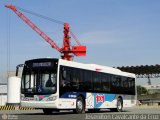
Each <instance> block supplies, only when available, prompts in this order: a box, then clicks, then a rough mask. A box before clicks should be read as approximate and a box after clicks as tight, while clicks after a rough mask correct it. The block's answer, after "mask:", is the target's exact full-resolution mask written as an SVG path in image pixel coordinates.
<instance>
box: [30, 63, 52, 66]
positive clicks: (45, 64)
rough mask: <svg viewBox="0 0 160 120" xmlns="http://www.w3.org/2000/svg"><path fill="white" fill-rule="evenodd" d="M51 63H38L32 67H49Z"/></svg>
mask: <svg viewBox="0 0 160 120" xmlns="http://www.w3.org/2000/svg"><path fill="white" fill-rule="evenodd" d="M51 66H52V63H51V62H40V63H33V67H51Z"/></svg>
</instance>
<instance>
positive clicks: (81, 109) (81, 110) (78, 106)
mask: <svg viewBox="0 0 160 120" xmlns="http://www.w3.org/2000/svg"><path fill="white" fill-rule="evenodd" d="M75 112H76V113H78V114H81V113H85V106H84V100H83V99H82V97H78V98H77V101H76V110H75Z"/></svg>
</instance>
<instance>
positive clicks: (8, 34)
mask: <svg viewBox="0 0 160 120" xmlns="http://www.w3.org/2000/svg"><path fill="white" fill-rule="evenodd" d="M10 32H11V15H10V12H9V13H8V14H7V36H6V39H7V70H6V71H7V78H8V77H9V76H10V34H11V33H10Z"/></svg>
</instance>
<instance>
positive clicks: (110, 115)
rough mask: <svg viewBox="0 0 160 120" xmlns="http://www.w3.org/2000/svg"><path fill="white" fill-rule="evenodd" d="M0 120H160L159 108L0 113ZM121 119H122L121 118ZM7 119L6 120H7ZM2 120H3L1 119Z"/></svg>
mask: <svg viewBox="0 0 160 120" xmlns="http://www.w3.org/2000/svg"><path fill="white" fill-rule="evenodd" d="M0 114H1V115H0V119H2V117H3V118H6V117H8V119H18V120H89V119H101V120H102V119H108V120H109V119H112V120H120V119H133V120H138V119H141V120H144V119H145V120H146V119H154V120H160V107H159V108H158V107H141V108H139V107H135V108H131V109H125V110H124V111H123V112H121V113H118V112H110V111H109V110H108V111H107V110H106V111H101V112H98V113H88V112H87V113H85V114H74V113H72V112H71V111H62V112H60V113H53V114H52V115H44V114H43V112H42V110H34V111H33V110H32V111H19V110H18V111H0ZM122 117H123V118H122ZM8 119H7V120H8ZM2 120H3V119H2Z"/></svg>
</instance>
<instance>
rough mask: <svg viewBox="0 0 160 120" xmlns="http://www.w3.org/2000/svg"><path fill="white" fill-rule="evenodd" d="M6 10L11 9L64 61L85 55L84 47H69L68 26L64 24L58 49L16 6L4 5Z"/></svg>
mask: <svg viewBox="0 0 160 120" xmlns="http://www.w3.org/2000/svg"><path fill="white" fill-rule="evenodd" d="M5 7H6V8H9V9H11V10H12V11H13V12H14V13H16V14H17V16H19V17H20V18H21V19H22V20H23V21H24V22H25V23H26V24H27V25H28V26H30V27H31V28H32V29H33V30H34V31H35V32H36V33H37V34H39V35H40V36H41V37H42V38H43V39H44V40H45V41H46V42H47V43H49V44H50V45H51V47H52V48H54V49H56V50H57V51H58V52H60V53H62V54H63V55H62V56H61V57H62V59H65V60H70V61H71V60H73V55H71V54H74V55H75V56H85V55H86V46H82V45H80V44H79V45H78V46H72V47H71V45H70V36H69V32H70V30H69V24H68V23H64V37H63V46H62V48H60V47H58V45H57V44H56V43H55V42H54V41H53V40H52V39H51V38H50V37H49V36H48V35H47V34H45V33H44V32H43V31H42V30H41V29H39V28H38V27H37V26H36V25H35V24H34V23H33V22H32V21H31V20H29V19H28V18H27V17H26V16H25V15H24V14H23V13H21V12H20V11H19V10H18V9H17V8H16V6H14V5H5Z"/></svg>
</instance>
